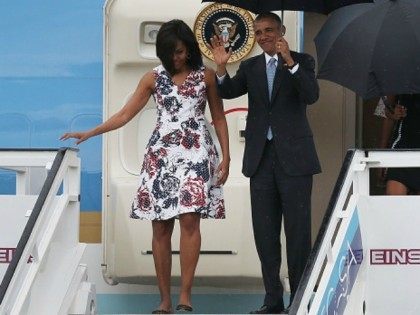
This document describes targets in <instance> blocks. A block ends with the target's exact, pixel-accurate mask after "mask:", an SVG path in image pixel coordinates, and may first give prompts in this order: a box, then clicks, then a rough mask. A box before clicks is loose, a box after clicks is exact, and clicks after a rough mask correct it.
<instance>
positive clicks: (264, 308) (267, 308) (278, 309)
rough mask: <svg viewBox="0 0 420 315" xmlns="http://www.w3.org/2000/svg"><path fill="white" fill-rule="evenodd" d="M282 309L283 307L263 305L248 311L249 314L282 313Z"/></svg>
mask: <svg viewBox="0 0 420 315" xmlns="http://www.w3.org/2000/svg"><path fill="white" fill-rule="evenodd" d="M283 311H284V307H279V306H270V305H263V306H261V308H260V309H258V310H255V311H252V312H250V314H283V313H282V312H283ZM286 314H287V313H286Z"/></svg>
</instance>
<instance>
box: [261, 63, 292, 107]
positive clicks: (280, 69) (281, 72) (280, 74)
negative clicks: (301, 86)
mask: <svg viewBox="0 0 420 315" xmlns="http://www.w3.org/2000/svg"><path fill="white" fill-rule="evenodd" d="M286 71H288V70H287V69H286V68H285V67H284V66H283V64H282V60H281V59H279V62H278V64H277V69H276V74H275V76H274V82H273V91H272V93H271V103H273V101H274V99H275V98H276V96H277V93H278V91H279V89H280V83H281V82H282V81H283V80H284V79H285V76H286V74H287V72H286ZM266 80H267V79H266Z"/></svg>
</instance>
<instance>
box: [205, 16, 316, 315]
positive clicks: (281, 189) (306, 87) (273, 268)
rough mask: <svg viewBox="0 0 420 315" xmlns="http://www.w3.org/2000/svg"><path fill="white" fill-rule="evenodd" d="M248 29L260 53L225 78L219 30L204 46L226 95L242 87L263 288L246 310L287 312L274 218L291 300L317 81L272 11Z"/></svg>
mask: <svg viewBox="0 0 420 315" xmlns="http://www.w3.org/2000/svg"><path fill="white" fill-rule="evenodd" d="M254 30H255V37H256V40H257V42H258V44H259V46H260V47H261V48H262V50H263V51H264V53H263V54H261V55H259V56H255V57H252V58H250V59H248V60H246V61H243V62H241V64H240V66H239V69H238V71H237V73H236V75H235V76H234V77H232V78H231V77H230V76H229V74H228V73H227V71H226V63H227V61H228V59H229V57H230V55H231V51H226V50H225V48H224V43H223V40H222V39H221V38H220V37H217V36H215V37H213V38H212V39H211V51H212V53H213V56H214V60H215V63H216V65H217V79H218V83H219V93H220V95H221V96H222V97H223V98H226V99H231V98H236V97H238V96H241V95H244V94H246V93H248V116H247V124H246V129H245V151H244V157H243V168H242V172H243V174H244V175H245V176H247V177H250V186H251V187H250V190H251V207H252V221H253V229H254V237H255V244H256V248H257V252H258V255H259V258H260V261H261V267H262V275H263V279H264V286H265V291H266V295H265V299H264V304H263V306H262V307H261V308H260V309H258V310H256V311H254V312H252V313H256V314H266V313H270V314H272V313H287V309H285V307H284V302H283V286H282V284H281V282H280V277H279V273H280V265H281V244H280V229H281V220H282V216H283V217H284V227H285V235H286V242H287V262H288V270H289V281H290V288H291V301H292V300H293V297H294V294H295V292H296V289H297V287H298V285H299V281H300V278H301V276H302V273H303V270H304V268H305V265H306V261H307V258H308V256H309V253H310V250H311V191H312V175H313V174H316V173H319V172H320V171H321V168H320V165H319V161H318V157H317V154H316V150H315V145H314V141H313V137H312V131H311V128H310V126H309V123H308V120H307V117H306V107H307V105H308V104H312V103H314V102H316V101H317V99H318V95H319V87H318V83H317V81H316V78H315V73H314V67H315V62H314V59H313V58H312V57H311V56H309V55H307V54H302V53H297V52H293V51H290V50H289V46H288V43H287V41H286V40H285V39H284V38H283V35H284V31H285V28H284V26H283V25H282V22H281V20H280V18H279V17H278V16H277V15H276V14H274V13H264V14H260V15H258V16H257V17H256V19H255V22H254ZM272 58H274V60H273V59H272Z"/></svg>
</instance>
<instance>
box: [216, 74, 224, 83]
mask: <svg viewBox="0 0 420 315" xmlns="http://www.w3.org/2000/svg"><path fill="white" fill-rule="evenodd" d="M225 77H226V74H224V75H222V76H221V77H219V76H218V75H217V73H216V78H217V83H219V84H222V83H223V81H224V80H225Z"/></svg>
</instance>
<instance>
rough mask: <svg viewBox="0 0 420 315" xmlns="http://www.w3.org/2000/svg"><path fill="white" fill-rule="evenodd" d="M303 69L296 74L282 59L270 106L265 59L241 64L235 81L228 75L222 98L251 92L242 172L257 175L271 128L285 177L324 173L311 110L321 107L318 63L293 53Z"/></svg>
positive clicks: (305, 55) (219, 86)
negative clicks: (308, 110) (308, 109)
mask: <svg viewBox="0 0 420 315" xmlns="http://www.w3.org/2000/svg"><path fill="white" fill-rule="evenodd" d="M291 56H292V58H293V60H294V61H295V62H298V63H299V69H298V70H297V71H296V72H295V73H294V74H291V73H290V71H289V70H288V69H287V68H286V67H285V66H283V65H282V64H281V63H282V62H281V58H279V61H278V66H277V70H276V75H275V78H274V83H273V91H272V100H271V102H270V101H269V96H268V87H267V74H266V61H265V56H264V54H261V55H258V56H255V57H253V58H250V59H248V60H246V61H243V62H241V64H240V66H239V69H238V71H237V73H236V75H235V76H234V77H232V78H231V77H230V76H229V74H227V75H226V76H225V78H224V80H223V82H222V83H221V84H219V85H218V89H219V94H220V96H221V97H222V98H226V99H231V98H236V97H238V96H241V95H243V94H245V93H248V116H247V123H246V129H245V151H244V157H243V165H242V172H243V174H244V175H245V176H247V177H251V176H252V175H253V174H254V173H255V171H256V170H257V167H258V164H259V162H260V159H261V156H262V154H263V151H264V145H265V143H266V137H267V131H268V127H269V126H271V129H272V132H273V136H274V138H273V140H274V144H275V148H276V152H277V156H278V158H279V160H280V163H281V165H282V167H283V170H284V171H285V172H286V174H288V175H290V176H302V175H311V174H316V173H319V172H320V171H321V167H320V165H319V161H318V157H317V154H316V150H315V144H314V141H313V137H312V131H311V128H310V126H309V123H308V120H307V117H306V106H307V105H308V104H312V103H314V102H316V100H317V99H318V97H319V87H318V83H317V81H316V78H315V72H314V68H315V62H314V59H313V58H312V57H311V56H310V55H308V54H302V53H297V52H291Z"/></svg>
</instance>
